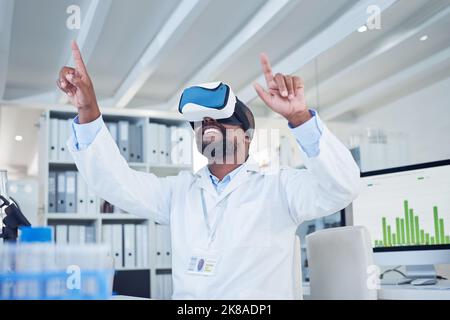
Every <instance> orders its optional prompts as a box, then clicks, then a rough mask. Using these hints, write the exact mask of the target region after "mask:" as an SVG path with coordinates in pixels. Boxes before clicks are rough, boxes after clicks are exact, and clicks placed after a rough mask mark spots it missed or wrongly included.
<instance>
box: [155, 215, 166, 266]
mask: <svg viewBox="0 0 450 320" xmlns="http://www.w3.org/2000/svg"><path fill="white" fill-rule="evenodd" d="M155 230H156V231H155V233H156V234H155V235H156V242H155V244H156V259H155V263H156V268H157V269H163V268H164V229H163V226H162V225H160V224H156V227H155Z"/></svg>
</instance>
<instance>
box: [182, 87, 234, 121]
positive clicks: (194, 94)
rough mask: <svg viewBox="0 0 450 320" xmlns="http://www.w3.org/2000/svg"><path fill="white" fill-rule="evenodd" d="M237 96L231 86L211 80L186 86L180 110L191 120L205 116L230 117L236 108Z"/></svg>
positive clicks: (215, 117)
mask: <svg viewBox="0 0 450 320" xmlns="http://www.w3.org/2000/svg"><path fill="white" fill-rule="evenodd" d="M235 106H236V96H235V95H234V93H233V90H231V88H230V86H228V85H226V84H224V83H222V82H211V83H205V84H200V85H196V86H193V87H189V88H186V89H185V90H184V91H183V94H182V96H181V99H180V103H179V106H178V111H179V112H180V113H181V114H182V115H183V117H184V119H186V120H187V121H189V122H196V121H202V120H203V119H204V118H206V117H208V118H212V119H216V120H219V119H226V118H230V117H231V116H232V115H233V113H234V110H235Z"/></svg>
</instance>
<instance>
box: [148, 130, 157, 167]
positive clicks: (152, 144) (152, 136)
mask: <svg viewBox="0 0 450 320" xmlns="http://www.w3.org/2000/svg"><path fill="white" fill-rule="evenodd" d="M148 128H149V133H148V158H149V162H150V164H158V163H159V138H158V135H159V125H158V124H157V123H150V124H149V126H148Z"/></svg>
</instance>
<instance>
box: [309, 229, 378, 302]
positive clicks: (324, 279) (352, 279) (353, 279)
mask: <svg viewBox="0 0 450 320" xmlns="http://www.w3.org/2000/svg"><path fill="white" fill-rule="evenodd" d="M306 246H307V255H308V267H309V275H310V281H311V282H310V289H311V299H324V300H332V299H346V300H347V299H355V300H373V299H377V290H376V288H373V286H370V285H369V270H371V269H372V268H373V265H374V262H373V251H372V245H371V240H370V235H369V232H368V230H367V229H366V228H364V227H361V226H353V227H341V228H332V229H324V230H320V231H317V232H314V233H312V234H310V235H308V236H307V237H306Z"/></svg>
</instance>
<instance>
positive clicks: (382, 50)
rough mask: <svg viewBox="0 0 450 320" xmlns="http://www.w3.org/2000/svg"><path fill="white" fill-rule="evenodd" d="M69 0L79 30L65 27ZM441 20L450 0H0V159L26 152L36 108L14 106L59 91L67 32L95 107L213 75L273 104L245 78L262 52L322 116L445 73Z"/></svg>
mask: <svg viewBox="0 0 450 320" xmlns="http://www.w3.org/2000/svg"><path fill="white" fill-rule="evenodd" d="M73 4H76V5H79V7H80V9H81V18H82V26H81V29H80V30H79V31H78V30H69V29H67V28H66V19H67V18H68V14H67V13H66V8H67V7H68V6H69V5H73ZM369 4H377V5H379V6H380V8H381V9H382V10H383V12H382V14H381V30H373V31H367V32H364V33H359V32H357V31H356V29H357V27H358V26H360V25H362V24H363V23H364V21H365V19H367V13H366V12H365V9H366V8H367V5H369ZM446 30H447V31H446ZM448 30H450V0H433V1H428V0H397V1H395V0H376V1H375V0H373V1H367V0H360V1H355V0H336V1H329V0H245V1H242V0H227V1H223V0H184V1H181V0H164V1H161V0H128V1H123V0H35V1H29V0H0V36H1V37H0V104H3V105H14V106H15V107H14V108H16V109H14V108H7V109H2V112H1V119H0V121H1V122H0V123H1V126H2V127H1V128H0V145H2V149H3V146H8V147H7V148H8V150H21V151H20V153H18V156H16V157H11V156H6V155H5V153H4V152H3V153H1V152H0V166H6V165H16V166H27V165H29V164H30V163H31V162H32V159H33V156H34V153H35V152H36V147H35V145H36V134H35V130H36V129H35V128H34V127H33V126H32V125H31V124H32V123H33V122H36V121H37V118H38V117H39V112H38V111H36V112H34V113H33V112H28V110H26V109H24V110H22V109H21V110H19V109H20V107H19V106H21V107H28V106H30V107H36V106H43V107H57V106H58V105H60V104H61V103H63V102H65V101H64V100H61V93H60V92H58V90H57V88H56V85H55V81H56V78H57V76H58V71H59V69H60V67H61V66H62V65H65V64H67V63H68V62H69V61H70V45H69V44H70V40H71V39H77V40H78V41H79V44H80V47H81V49H82V52H83V53H84V54H85V55H86V57H85V60H86V62H87V65H88V69H89V71H90V74H91V77H92V79H93V81H94V85H95V88H96V91H97V96H98V98H99V100H100V101H101V106H102V107H111V108H114V107H125V108H147V109H158V110H172V109H173V108H174V107H175V106H176V103H177V98H178V96H179V92H180V91H181V90H182V88H183V87H184V86H186V85H189V84H194V83H195V82H205V81H210V80H222V81H226V82H228V83H230V84H231V85H232V87H233V89H234V91H235V92H238V94H239V95H242V97H244V98H245V99H244V100H245V101H246V102H248V103H249V104H250V106H251V108H253V110H254V112H255V113H256V114H257V115H260V116H272V115H273V114H272V113H271V112H269V111H268V109H267V108H266V107H265V106H263V105H262V103H261V102H260V101H259V99H254V98H255V94H254V93H253V92H252V89H251V83H252V81H254V80H256V79H258V78H259V77H260V75H261V71H260V66H259V57H258V56H259V53H260V52H267V53H268V54H269V56H270V57H271V59H272V64H273V65H274V67H275V71H281V72H289V73H295V74H298V75H300V76H302V77H303V78H304V79H305V82H306V90H307V99H308V102H309V104H310V105H311V106H313V107H316V108H319V110H320V111H321V114H322V115H323V117H324V118H325V119H327V120H345V119H354V118H355V117H358V116H360V115H362V114H364V113H367V112H370V111H371V110H373V109H375V108H378V107H380V106H382V105H383V104H386V103H387V102H389V101H392V100H395V99H398V98H399V97H401V96H404V95H407V94H409V93H411V91H413V90H415V89H416V88H418V87H423V86H426V85H431V84H432V83H434V82H436V81H438V80H440V79H442V78H444V77H449V76H450V52H449V50H450V33H449V32H448ZM425 34H426V35H428V36H429V39H428V40H427V41H424V42H421V41H419V38H420V37H421V36H423V35H425ZM317 84H318V86H316V85H317ZM18 108H19V109H18ZM30 117H31V118H33V117H34V118H33V119H31V118H30ZM22 119H23V120H22ZM25 119H29V120H26V121H25ZM19 131H20V132H21V134H22V135H23V136H24V137H26V138H24V141H22V143H21V144H20V146H21V147H19V145H18V144H17V143H16V142H15V141H11V137H13V136H14V135H15V134H16V133H13V132H19ZM11 152H12V151H11Z"/></svg>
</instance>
